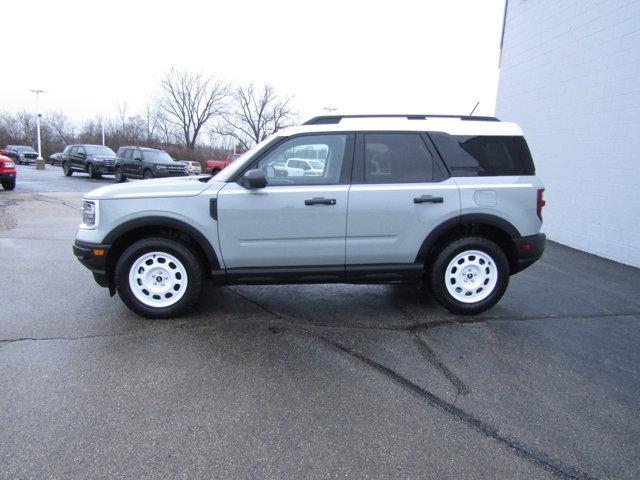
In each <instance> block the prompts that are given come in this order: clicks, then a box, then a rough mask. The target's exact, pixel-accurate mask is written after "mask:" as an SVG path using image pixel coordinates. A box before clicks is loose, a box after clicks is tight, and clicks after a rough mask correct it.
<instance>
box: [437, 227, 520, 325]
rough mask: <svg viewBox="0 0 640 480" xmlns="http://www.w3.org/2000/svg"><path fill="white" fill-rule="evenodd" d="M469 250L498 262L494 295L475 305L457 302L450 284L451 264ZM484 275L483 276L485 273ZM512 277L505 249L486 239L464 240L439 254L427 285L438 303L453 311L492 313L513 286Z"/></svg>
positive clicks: (472, 313) (469, 313)
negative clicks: (510, 283) (449, 288)
mask: <svg viewBox="0 0 640 480" xmlns="http://www.w3.org/2000/svg"><path fill="white" fill-rule="evenodd" d="M466 250H477V251H480V252H483V253H485V254H486V255H488V256H489V257H491V258H492V259H493V260H494V263H495V267H496V268H497V275H498V278H497V281H496V283H495V286H494V287H493V290H491V293H490V294H489V295H488V296H486V297H485V298H483V299H481V300H479V301H477V302H473V303H466V302H462V301H460V300H458V299H456V298H455V297H454V296H453V295H451V293H450V292H449V290H448V289H447V284H446V282H447V280H446V274H447V267H448V266H449V263H450V262H451V261H452V260H453V259H454V257H455V256H457V255H458V254H460V253H462V252H465V251H466ZM454 268H455V267H454ZM452 271H453V270H452ZM480 274H482V271H481V272H480ZM510 274H511V271H510V268H509V260H508V259H507V256H506V255H505V253H504V251H503V250H502V248H500V247H499V246H498V245H497V244H496V243H494V242H493V241H491V240H489V239H487V238H484V237H463V238H459V239H457V240H454V241H453V242H451V243H449V244H448V245H445V246H444V247H442V248H441V249H440V250H439V251H438V252H437V253H436V254H435V257H434V259H433V262H432V263H431V265H430V267H429V268H428V270H427V284H428V286H429V289H430V290H431V293H432V294H433V296H434V297H435V299H436V300H437V301H438V303H439V304H440V305H442V306H443V307H444V308H446V309H447V310H449V311H450V312H453V313H458V314H462V315H475V314H477V313H480V312H484V311H485V310H488V309H489V308H491V307H493V306H494V305H495V304H496V303H498V301H499V300H500V299H501V298H502V295H504V292H505V291H506V289H507V286H508V285H509V276H510ZM465 281H466V279H465ZM453 282H454V280H451V283H452V284H453Z"/></svg>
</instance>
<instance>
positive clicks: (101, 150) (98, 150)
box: [84, 145, 116, 157]
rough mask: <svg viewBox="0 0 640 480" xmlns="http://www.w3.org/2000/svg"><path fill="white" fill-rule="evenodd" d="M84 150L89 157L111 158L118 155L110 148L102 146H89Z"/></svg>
mask: <svg viewBox="0 0 640 480" xmlns="http://www.w3.org/2000/svg"><path fill="white" fill-rule="evenodd" d="M84 148H85V150H86V151H87V155H107V156H111V157H115V156H116V154H115V153H113V150H111V149H110V148H109V147H104V146H101V145H95V146H94V145H87V146H86V147H84Z"/></svg>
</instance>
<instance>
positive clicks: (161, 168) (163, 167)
mask: <svg viewBox="0 0 640 480" xmlns="http://www.w3.org/2000/svg"><path fill="white" fill-rule="evenodd" d="M167 168H169V167H167V166H166V165H158V164H157V163H156V170H166V169H167Z"/></svg>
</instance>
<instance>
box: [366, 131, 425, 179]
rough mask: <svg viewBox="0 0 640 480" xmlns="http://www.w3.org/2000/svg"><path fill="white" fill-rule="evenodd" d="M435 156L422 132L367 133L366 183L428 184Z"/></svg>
mask: <svg viewBox="0 0 640 480" xmlns="http://www.w3.org/2000/svg"><path fill="white" fill-rule="evenodd" d="M433 179H434V159H433V155H432V154H431V152H430V151H429V149H428V148H427V145H426V144H425V142H424V141H423V140H422V137H421V136H420V134H419V133H366V134H365V135H364V183H373V184H376V183H425V182H431V181H433Z"/></svg>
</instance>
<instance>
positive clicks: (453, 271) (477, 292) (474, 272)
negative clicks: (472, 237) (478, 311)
mask: <svg viewBox="0 0 640 480" xmlns="http://www.w3.org/2000/svg"><path fill="white" fill-rule="evenodd" d="M497 283H498V266H497V265H496V262H495V261H494V260H493V258H491V256H490V255H488V254H487V253H485V252H482V251H480V250H465V251H463V252H460V253H459V254H457V255H456V256H455V257H453V259H451V261H450V262H449V264H448V265H447V269H446V271H445V284H446V286H447V291H448V292H449V294H450V295H451V296H452V297H453V298H455V299H456V300H458V301H459V302H463V303H476V302H480V301H482V300H484V299H485V298H487V297H488V296H489V295H491V293H492V292H493V290H494V289H495V288H496V284H497Z"/></svg>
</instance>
